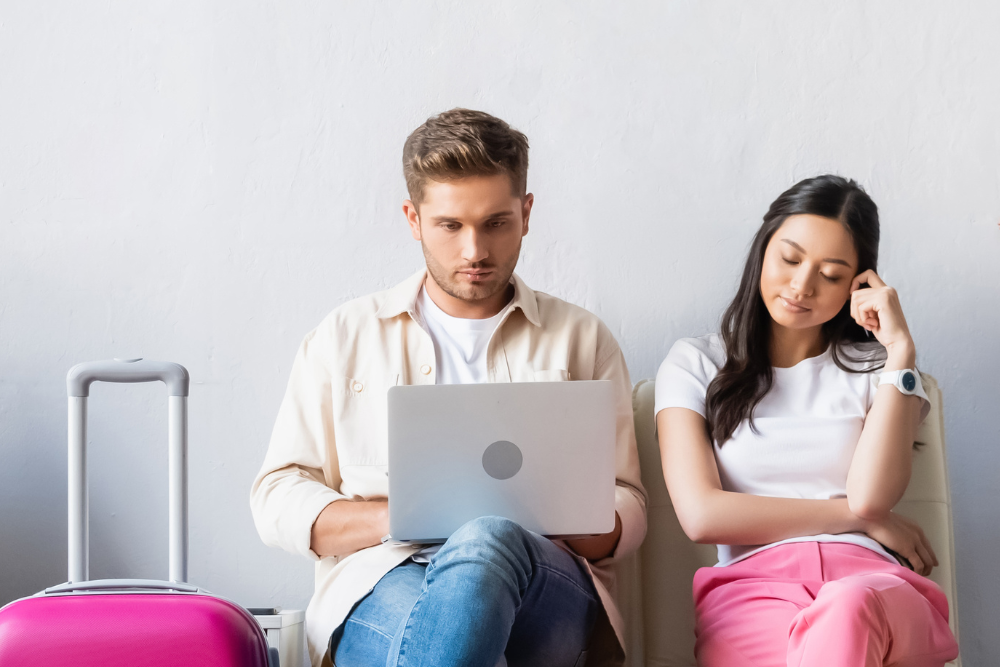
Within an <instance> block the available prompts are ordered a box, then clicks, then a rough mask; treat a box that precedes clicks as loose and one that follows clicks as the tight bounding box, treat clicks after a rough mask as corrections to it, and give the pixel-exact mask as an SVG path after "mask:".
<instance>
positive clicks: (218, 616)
mask: <svg viewBox="0 0 1000 667" xmlns="http://www.w3.org/2000/svg"><path fill="white" fill-rule="evenodd" d="M65 664H73V665H76V666H78V667H90V666H91V665H94V666H96V665H102V666H104V667H126V666H128V667H140V666H141V667H166V666H167V665H185V666H192V667H195V666H202V665H203V666H205V667H208V666H209V665H212V666H217V667H230V666H232V667H236V666H240V667H266V665H267V664H268V659H267V644H266V640H264V637H263V633H262V632H261V630H260V628H259V627H258V626H257V622H256V621H255V620H254V619H253V617H251V616H250V615H249V613H248V612H246V611H245V610H243V609H242V608H240V607H238V606H237V605H235V604H233V603H231V602H229V601H227V600H223V599H220V598H216V597H212V596H209V595H200V594H163V593H153V594H141V593H132V594H127V595H126V594H108V593H105V594H87V595H59V596H36V597H31V598H25V599H23V600H18V601H16V602H12V603H11V604H9V605H7V607H5V608H4V609H3V613H0V667H7V666H8V665H10V666H14V665H37V666H39V667H48V666H50V665H52V666H55V665H65Z"/></svg>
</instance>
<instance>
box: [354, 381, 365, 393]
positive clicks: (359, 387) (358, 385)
mask: <svg viewBox="0 0 1000 667" xmlns="http://www.w3.org/2000/svg"><path fill="white" fill-rule="evenodd" d="M364 388H365V386H364V385H363V384H361V383H360V382H355V383H354V385H353V386H352V387H351V389H353V390H354V391H356V392H358V393H359V394H360V393H361V390H362V389H364Z"/></svg>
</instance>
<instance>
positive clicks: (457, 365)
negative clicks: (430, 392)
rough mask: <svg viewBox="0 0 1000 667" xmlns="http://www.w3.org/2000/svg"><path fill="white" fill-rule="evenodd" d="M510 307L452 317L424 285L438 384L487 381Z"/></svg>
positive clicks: (423, 310) (423, 553) (422, 312)
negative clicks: (490, 354) (491, 353)
mask: <svg viewBox="0 0 1000 667" xmlns="http://www.w3.org/2000/svg"><path fill="white" fill-rule="evenodd" d="M507 308H508V307H507V306H505V307H504V308H502V309H501V310H500V312H499V313H497V314H496V315H494V316H493V317H489V318H487V319H485V320H468V319H465V318H462V317H452V316H451V315H449V314H448V313H446V312H444V311H443V310H441V308H440V307H438V305H437V304H436V303H434V301H433V300H432V299H431V297H430V295H428V294H427V290H426V289H424V288H423V287H421V288H420V295H419V296H418V297H417V308H416V310H417V317H418V318H419V320H420V322H421V324H422V325H423V327H424V329H425V330H426V331H427V333H429V334H430V336H431V340H432V341H434V356H435V357H436V358H437V368H438V373H437V377H436V378H435V384H480V383H483V382H486V381H487V377H488V375H487V369H486V347H487V346H488V345H489V342H490V338H491V337H492V336H493V332H494V331H495V330H496V328H497V325H499V324H500V320H502V319H503V316H504V313H505V312H507ZM440 548H441V545H440V544H435V545H432V546H429V547H426V548H424V549H421V550H420V551H418V552H417V553H415V554H413V556H411V558H412V559H413V561H414V562H416V563H429V562H430V559H431V556H433V555H434V554H436V553H437V552H438V550H439V549H440Z"/></svg>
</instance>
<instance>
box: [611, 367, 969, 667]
mask: <svg viewBox="0 0 1000 667" xmlns="http://www.w3.org/2000/svg"><path fill="white" fill-rule="evenodd" d="M923 383H924V388H925V390H926V391H927V396H928V397H929V398H930V401H931V412H930V414H929V415H928V416H927V419H926V420H925V421H924V423H923V425H922V426H921V428H920V430H919V432H918V434H917V441H918V442H920V443H923V444H922V445H921V446H920V447H919V448H918V449H917V452H916V454H915V455H914V458H913V475H912V478H911V479H910V485H909V487H907V489H906V493H905V494H904V495H903V499H902V500H901V501H900V502H899V504H898V505H897V506H896V511H898V512H899V513H900V514H903V515H905V516H907V517H910V518H912V519H914V520H916V521H917V522H919V523H920V526H921V527H922V528H923V529H924V532H925V533H926V534H927V537H928V538H929V539H930V542H931V544H932V546H933V547H934V552H935V553H936V554H937V557H938V561H939V562H940V566H939V567H937V568H935V569H934V572H933V573H932V574H931V577H930V578H931V579H932V580H933V581H934V582H935V583H937V584H938V585H939V586H940V587H941V589H942V590H943V591H944V593H945V595H947V596H948V604H949V607H950V609H951V619H950V621H951V628H952V631H953V632H954V633H955V636H956V637H957V636H958V607H957V605H956V598H955V590H956V587H955V545H954V538H953V535H952V520H951V494H950V493H949V490H948V468H947V460H946V457H945V444H944V419H943V414H942V408H941V390H940V389H939V388H938V385H937V381H936V380H934V378H932V377H931V376H929V375H923ZM653 388H654V382H653V380H642V381H640V382H639V383H638V384H636V385H635V388H634V390H633V392H632V408H633V411H634V413H635V435H636V440H637V441H638V447H639V463H640V465H641V466H642V483H643V485H645V487H646V492H647V493H648V494H649V502H648V504H647V512H648V517H649V528H648V531H647V533H646V540H645V542H643V545H642V548H641V549H640V550H639V553H638V554H636V555H635V556H633V557H631V558H628V559H625V560H623V562H621V563H620V564H619V565H618V601H619V608H620V609H621V611H622V614H623V616H624V617H625V622H626V627H627V631H628V633H629V634H628V637H627V644H628V646H627V647H626V649H627V651H628V654H629V659H628V662H627V664H629V665H632V666H633V667H639V666H641V665H645V666H646V667H693V666H694V664H695V661H694V604H693V602H692V599H691V581H692V578H693V577H694V572H695V570H697V569H698V568H699V567H709V566H712V565H715V563H716V552H715V547H714V546H712V545H704V544H694V543H693V542H691V541H690V540H689V539H688V538H687V536H686V535H685V534H684V531H683V530H681V527H680V524H679V523H678V521H677V517H676V515H675V514H674V509H673V506H672V505H671V504H670V496H669V495H668V494H667V488H666V485H665V484H664V482H663V473H662V471H661V468H660V448H659V444H658V443H657V440H656V434H655V431H654V415H653ZM949 665H954V666H955V667H959V665H960V663H959V662H958V661H956V662H954V663H949Z"/></svg>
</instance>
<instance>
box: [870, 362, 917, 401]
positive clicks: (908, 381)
mask: <svg viewBox="0 0 1000 667" xmlns="http://www.w3.org/2000/svg"><path fill="white" fill-rule="evenodd" d="M878 384H879V386H880V387H881V386H882V385H884V384H891V385H892V386H894V387H895V388H896V389H898V390H899V392H900V393H901V394H905V395H906V396H912V395H913V394H917V393H923V389H924V385H923V383H922V382H921V381H920V373H918V372H917V371H916V370H915V369H912V368H904V369H903V370H901V371H883V372H882V373H880V374H879V376H878Z"/></svg>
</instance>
